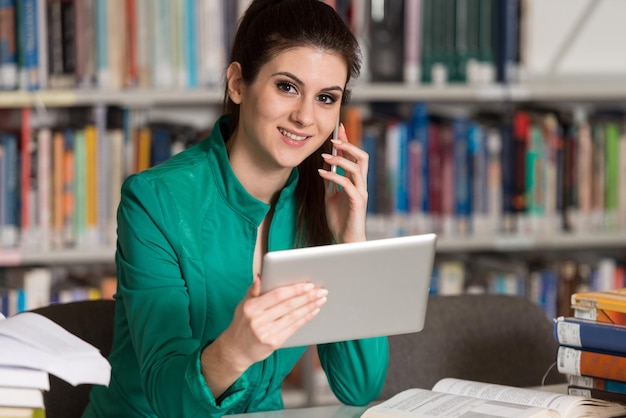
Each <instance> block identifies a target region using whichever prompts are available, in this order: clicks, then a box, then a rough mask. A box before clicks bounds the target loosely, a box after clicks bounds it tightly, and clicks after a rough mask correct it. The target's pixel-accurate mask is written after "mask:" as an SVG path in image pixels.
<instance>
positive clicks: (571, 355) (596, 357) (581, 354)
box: [557, 346, 626, 381]
mask: <svg viewBox="0 0 626 418" xmlns="http://www.w3.org/2000/svg"><path fill="white" fill-rule="evenodd" d="M557 369H558V371H559V373H561V374H566V375H575V376H592V377H602V378H605V379H612V380H619V381H624V380H626V355H624V356H621V355H616V354H607V353H599V352H595V351H588V350H583V349H577V348H572V347H566V346H560V347H559V350H558V352H557Z"/></svg>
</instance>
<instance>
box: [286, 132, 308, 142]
mask: <svg viewBox="0 0 626 418" xmlns="http://www.w3.org/2000/svg"><path fill="white" fill-rule="evenodd" d="M280 133H281V134H283V135H285V136H286V137H287V138H289V139H292V140H294V141H304V140H305V139H307V138H308V137H306V136H298V135H294V134H292V133H291V132H287V131H285V130H284V129H280Z"/></svg>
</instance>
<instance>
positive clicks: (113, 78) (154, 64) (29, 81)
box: [0, 0, 522, 90]
mask: <svg viewBox="0 0 626 418" xmlns="http://www.w3.org/2000/svg"><path fill="white" fill-rule="evenodd" d="M326 2H327V3H329V4H331V5H333V7H335V8H336V10H337V11H338V12H339V13H340V15H342V17H344V19H345V20H346V22H347V23H348V24H349V26H350V27H351V29H352V30H353V32H354V34H355V36H356V38H357V39H358V40H359V43H360V44H361V46H362V49H363V52H364V56H365V57H366V60H365V61H366V64H367V65H366V68H365V70H366V71H365V72H364V73H365V75H366V76H367V78H369V79H370V80H371V81H372V82H378V81H380V82H402V81H406V82H409V83H417V82H436V83H445V82H475V81H482V82H487V83H489V82H495V81H497V82H508V81H511V79H512V78H513V77H514V75H513V74H516V73H517V71H514V69H515V68H517V67H519V54H518V49H519V43H520V41H519V38H520V35H519V32H520V30H519V26H520V23H519V21H520V17H521V16H522V13H521V12H520V11H519V9H520V3H521V1H520V0H501V1H500V0H468V1H456V0H391V1H390V0H387V1H377V2H371V4H370V2H369V1H361V0H358V1H357V0H339V1H330V0H326ZM248 3H249V0H237V1H234V0H214V1H199V0H175V1H166V0H159V1H153V0H80V1H79V0H20V1H18V0H3V1H2V2H0V8H1V9H2V13H0V16H2V22H1V24H2V25H3V26H4V27H5V28H6V29H3V31H2V34H0V41H1V42H2V43H3V45H5V44H6V45H7V47H6V48H2V49H1V50H0V87H1V88H2V89H5V90H12V89H17V88H19V89H25V90H37V89H44V88H74V87H83V88H94V87H98V88H107V89H120V88H128V87H137V86H139V87H143V88H165V87H184V88H197V87H203V86H205V87H206V86H209V87H217V86H219V85H220V83H221V78H222V75H223V73H224V69H225V67H226V64H227V59H228V53H229V50H230V45H231V42H232V38H233V36H234V31H235V27H236V23H237V21H238V19H239V17H240V16H241V14H242V13H243V11H244V10H245V8H246V7H247V5H248ZM368 57H369V58H368Z"/></svg>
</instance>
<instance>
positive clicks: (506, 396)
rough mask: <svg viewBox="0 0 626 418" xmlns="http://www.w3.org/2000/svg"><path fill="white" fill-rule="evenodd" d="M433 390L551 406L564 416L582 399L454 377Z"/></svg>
mask: <svg viewBox="0 0 626 418" xmlns="http://www.w3.org/2000/svg"><path fill="white" fill-rule="evenodd" d="M433 391H437V392H446V393H454V394H457V395H464V396H471V397H474V398H482V399H492V400H497V401H502V402H510V403H516V404H521V405H529V406H536V407H540V408H550V409H555V410H557V411H559V412H560V413H561V415H562V416H568V414H569V413H570V411H571V410H572V409H573V408H574V407H576V406H577V405H578V404H580V402H581V400H582V398H580V397H576V396H570V395H561V394H558V393H551V392H544V391H540V390H533V389H524V388H516V387H512V386H504V385H496V384H491V383H482V382H473V381H469V380H462V379H453V378H446V379H442V380H440V381H439V382H437V384H436V385H435V386H434V387H433Z"/></svg>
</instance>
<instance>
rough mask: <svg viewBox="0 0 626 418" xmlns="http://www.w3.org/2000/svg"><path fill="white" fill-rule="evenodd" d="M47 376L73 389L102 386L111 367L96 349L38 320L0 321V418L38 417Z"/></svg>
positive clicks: (22, 316) (41, 413)
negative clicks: (71, 386)
mask: <svg viewBox="0 0 626 418" xmlns="http://www.w3.org/2000/svg"><path fill="white" fill-rule="evenodd" d="M49 374H53V375H55V376H57V377H58V378H60V379H63V380H65V381H66V382H68V383H70V384H71V385H74V386H76V385H80V384H98V385H105V386H108V384H109V381H110V378H111V365H110V364H109V362H108V360H107V359H106V358H104V356H102V354H101V353H100V351H99V350H98V349H97V348H96V347H94V346H93V345H91V344H89V343H87V342H85V341H84V340H82V339H80V338H78V337H77V336H75V335H74V334H72V333H70V332H69V331H67V330H66V329H64V328H63V327H61V326H59V325H58V324H56V323H55V322H53V321H51V320H50V319H48V318H46V317H44V316H42V315H39V314H36V313H33V312H23V313H20V314H17V315H14V316H10V317H8V318H4V317H3V316H1V315H0V418H1V417H5V416H11V417H22V416H24V417H44V416H45V411H44V409H45V408H44V403H43V391H47V390H50V378H49Z"/></svg>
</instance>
